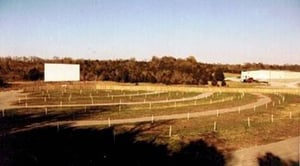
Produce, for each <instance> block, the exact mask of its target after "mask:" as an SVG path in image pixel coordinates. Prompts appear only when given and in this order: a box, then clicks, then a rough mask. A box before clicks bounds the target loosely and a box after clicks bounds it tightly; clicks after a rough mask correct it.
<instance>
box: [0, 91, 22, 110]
mask: <svg viewBox="0 0 300 166" xmlns="http://www.w3.org/2000/svg"><path fill="white" fill-rule="evenodd" d="M21 92H22V90H11V91H4V92H0V109H11V108H14V106H12V105H11V104H12V103H13V102H15V101H18V98H19V97H21V96H24V95H26V94H22V93H21Z"/></svg>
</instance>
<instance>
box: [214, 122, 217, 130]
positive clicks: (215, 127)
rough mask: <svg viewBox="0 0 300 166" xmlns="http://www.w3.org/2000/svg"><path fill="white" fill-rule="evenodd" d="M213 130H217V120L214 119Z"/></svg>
mask: <svg viewBox="0 0 300 166" xmlns="http://www.w3.org/2000/svg"><path fill="white" fill-rule="evenodd" d="M214 131H215V132H216V131H217V122H216V121H215V122H214Z"/></svg>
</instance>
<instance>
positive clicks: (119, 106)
mask: <svg viewBox="0 0 300 166" xmlns="http://www.w3.org/2000/svg"><path fill="white" fill-rule="evenodd" d="M121 109H122V108H121V104H120V105H119V112H120V111H121Z"/></svg>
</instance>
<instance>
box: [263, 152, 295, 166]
mask: <svg viewBox="0 0 300 166" xmlns="http://www.w3.org/2000/svg"><path fill="white" fill-rule="evenodd" d="M257 160H258V163H259V166H299V162H296V161H292V160H289V161H284V160H282V159H281V158H280V157H278V156H275V155H274V154H272V153H270V152H267V153H266V154H265V155H264V156H261V157H258V158H257Z"/></svg>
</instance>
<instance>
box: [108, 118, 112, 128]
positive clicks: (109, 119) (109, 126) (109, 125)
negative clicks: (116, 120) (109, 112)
mask: <svg viewBox="0 0 300 166" xmlns="http://www.w3.org/2000/svg"><path fill="white" fill-rule="evenodd" d="M110 125H111V124H110V118H108V127H110Z"/></svg>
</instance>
